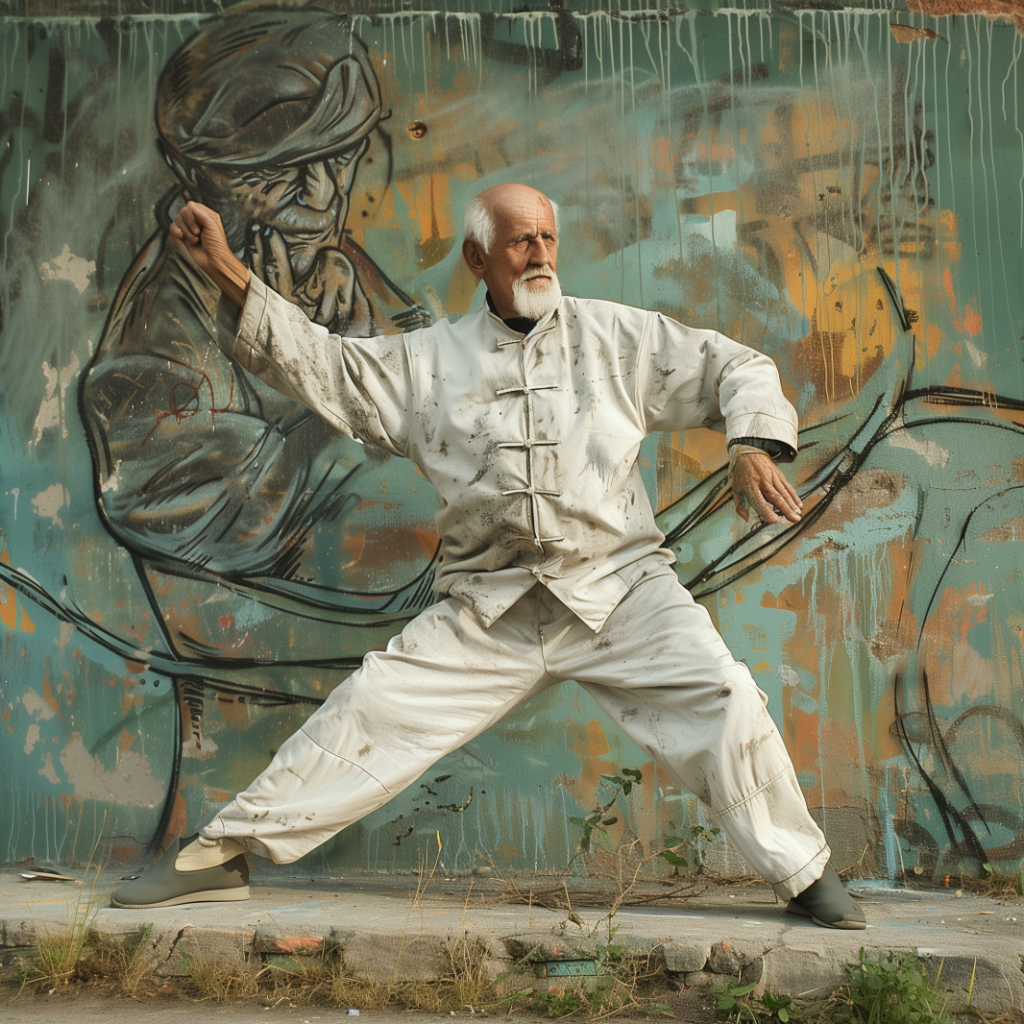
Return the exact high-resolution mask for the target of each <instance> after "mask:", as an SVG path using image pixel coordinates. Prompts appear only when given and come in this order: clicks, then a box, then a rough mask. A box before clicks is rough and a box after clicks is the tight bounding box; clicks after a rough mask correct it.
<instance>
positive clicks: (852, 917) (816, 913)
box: [786, 861, 868, 929]
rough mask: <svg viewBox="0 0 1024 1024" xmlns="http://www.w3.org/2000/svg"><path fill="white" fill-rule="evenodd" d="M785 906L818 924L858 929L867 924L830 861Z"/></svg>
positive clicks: (861, 911) (827, 926)
mask: <svg viewBox="0 0 1024 1024" xmlns="http://www.w3.org/2000/svg"><path fill="white" fill-rule="evenodd" d="M786 910H788V911H789V913H791V914H800V915H801V916H802V917H809V918H810V919H811V920H812V921H813V922H814V923H815V924H818V925H821V927H822V928H849V929H858V928H867V926H868V925H867V918H866V917H865V916H864V911H863V910H861V909H860V907H859V906H858V905H857V904H856V903H855V902H854V899H853V897H852V896H851V895H850V894H849V893H848V892H847V891H846V886H845V885H843V883H842V882H841V881H840V879H839V876H838V875H837V874H836V872H835V868H833V867H832V862H831V861H829V862H828V864H826V865H825V873H824V874H823V875H822V876H821V878H819V879H818V880H817V881H816V882H812V883H811V884H810V885H809V886H807V888H806V889H804V891H803V892H802V893H799V894H797V895H796V896H794V897H793V898H792V899H791V900H790V901H789V904H788V905H787V907H786Z"/></svg>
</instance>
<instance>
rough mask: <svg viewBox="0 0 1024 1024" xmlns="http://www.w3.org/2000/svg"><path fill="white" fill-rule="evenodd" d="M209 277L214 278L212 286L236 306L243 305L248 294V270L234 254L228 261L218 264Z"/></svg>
mask: <svg viewBox="0 0 1024 1024" xmlns="http://www.w3.org/2000/svg"><path fill="white" fill-rule="evenodd" d="M211 277H213V278H214V284H216V285H217V287H218V288H220V290H221V291H222V292H223V293H224V294H225V295H226V296H227V297H228V298H229V299H230V300H231V301H232V302H233V303H234V304H235V305H236V306H239V307H241V306H244V305H245V297H246V295H248V293H249V268H248V267H247V266H246V265H245V264H244V263H243V262H242V261H241V260H240V259H238V258H237V257H236V256H235V255H234V253H232V254H231V258H230V260H224V262H223V263H222V264H218V266H217V267H216V270H215V272H214V274H211Z"/></svg>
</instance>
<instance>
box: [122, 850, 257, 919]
mask: <svg viewBox="0 0 1024 1024" xmlns="http://www.w3.org/2000/svg"><path fill="white" fill-rule="evenodd" d="M195 838H196V837H195V836H191V837H190V838H188V839H179V840H178V842H177V843H175V844H174V846H172V847H170V848H169V849H168V851H167V852H166V853H165V854H164V855H163V857H162V858H161V860H160V861H159V863H157V864H155V865H153V867H151V868H150V869H149V870H148V871H147V872H146V873H145V874H144V875H143V876H142V877H141V878H136V879H133V880H132V881H131V882H129V883H128V884H127V885H122V886H121V888H120V889H118V890H117V891H116V892H115V893H114V895H113V896H111V897H110V903H111V905H112V906H115V907H122V908H123V909H126V910H150V909H152V908H153V907H176V906H178V904H180V903H206V902H226V901H229V900H247V899H248V898H249V865H248V864H247V863H246V861H245V857H244V856H243V855H242V854H238V856H237V857H232V858H231V860H229V861H228V862H227V863H226V864H218V865H217V867H215V868H202V869H200V870H199V871H179V870H178V869H177V868H176V867H175V866H174V863H175V861H176V860H177V859H178V853H179V852H180V850H181V849H182V847H184V846H188V844H189V843H191V842H192V841H193V840H194V839H195Z"/></svg>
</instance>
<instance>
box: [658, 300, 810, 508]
mask: <svg viewBox="0 0 1024 1024" xmlns="http://www.w3.org/2000/svg"><path fill="white" fill-rule="evenodd" d="M648 337H649V342H648V345H649V357H648V358H642V359H641V361H640V366H639V370H640V373H639V375H638V386H639V388H640V395H641V396H642V397H641V400H642V403H643V409H644V415H645V418H646V423H647V429H648V430H649V431H656V430H680V429H686V427H688V426H693V425H695V424H701V425H703V426H705V427H711V428H714V429H719V430H721V429H722V428H723V427H725V428H726V436H727V438H728V440H729V443H730V446H731V452H730V454H731V471H732V486H733V493H734V495H735V501H736V512H737V514H738V515H739V516H740V517H741V518H742V519H743V520H744V521H746V520H747V519H748V518H749V511H748V509H751V508H752V509H753V510H754V511H755V512H756V513H757V515H758V516H759V517H760V518H761V519H763V520H764V521H765V522H768V523H777V522H779V521H780V520H781V519H782V518H785V519H788V520H789V521H790V522H791V523H798V522H799V521H800V509H801V508H802V507H803V502H802V501H801V500H800V497H799V495H798V494H797V493H796V490H795V489H794V488H793V486H792V485H791V484H790V483H789V481H788V480H787V479H786V478H785V476H783V474H782V471H781V470H780V469H779V468H778V467H777V466H776V465H775V463H774V462H773V461H772V459H771V456H770V455H769V453H768V452H767V451H765V450H763V449H762V448H761V447H754V446H752V445H749V444H748V443H744V442H748V441H749V440H751V439H763V440H765V441H768V442H776V443H777V444H778V445H779V446H780V447H782V448H783V450H785V449H790V450H793V451H795V450H796V447H797V417H796V410H795V409H794V408H793V406H792V405H791V404H790V403H789V401H787V399H786V397H785V395H784V394H783V393H782V384H781V381H780V380H779V372H778V369H777V368H776V366H775V363H774V362H773V361H772V359H771V358H770V357H768V356H766V355H763V354H762V353H760V352H757V351H755V350H754V349H751V348H747V347H746V346H745V345H741V344H739V342H736V341H733V340H732V339H730V338H727V337H725V336H724V335H722V334H719V333H717V332H716V331H698V330H694V329H693V328H690V327H686V326H684V325H683V324H680V323H677V322H676V321H675V320H672V319H671V318H669V317H666V316H662V315H661V314H652V324H651V329H650V331H649V332H648ZM765 447H767V446H765Z"/></svg>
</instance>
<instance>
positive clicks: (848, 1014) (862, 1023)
mask: <svg viewBox="0 0 1024 1024" xmlns="http://www.w3.org/2000/svg"><path fill="white" fill-rule="evenodd" d="M941 979H942V970H941V966H940V969H939V972H938V976H937V977H936V979H935V981H934V982H932V981H930V980H929V978H928V975H927V974H926V972H925V970H924V968H923V966H922V965H921V961H920V960H919V959H918V958H917V957H916V956H914V955H913V954H910V953H897V952H890V953H887V954H885V955H884V956H878V957H870V956H868V954H867V953H865V951H864V950H863V949H861V950H860V953H859V955H858V962H857V963H856V964H854V965H847V967H846V980H845V981H844V982H843V984H841V985H840V986H839V987H838V988H837V989H836V990H835V991H834V992H833V993H832V995H831V996H830V997H829V998H828V999H826V1000H824V1001H820V1002H817V1003H813V1004H810V1003H806V1002H800V1001H798V1000H794V999H792V998H791V997H790V996H785V995H773V994H772V993H770V992H765V993H763V994H762V995H760V996H758V995H756V994H755V991H756V989H757V985H756V984H747V985H740V984H738V983H734V982H731V981H727V982H723V983H721V984H720V985H719V986H717V987H716V989H715V996H716V998H717V1002H716V1009H717V1011H718V1013H719V1015H720V1016H721V1017H725V1018H726V1019H727V1020H729V1021H735V1022H737V1024H740V1022H748V1021H749V1022H751V1024H769V1022H775V1021H781V1022H782V1024H811V1022H815V1024H954V1022H955V1020H956V1019H957V1018H955V1017H954V1016H952V1015H951V1014H950V1013H949V1012H947V1010H948V1009H949V1004H950V1001H951V1000H950V996H949V993H947V992H946V991H944V989H943V988H942V984H941ZM969 1005H970V998H969V997H968V1007H969ZM971 1017H972V1018H973V1019H975V1020H984V1019H985V1018H984V1017H982V1016H981V1015H980V1014H976V1013H971Z"/></svg>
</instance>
